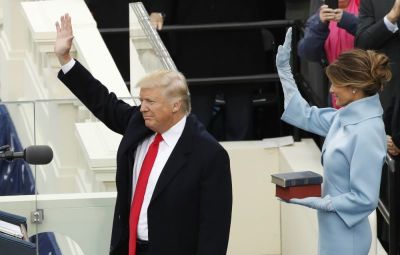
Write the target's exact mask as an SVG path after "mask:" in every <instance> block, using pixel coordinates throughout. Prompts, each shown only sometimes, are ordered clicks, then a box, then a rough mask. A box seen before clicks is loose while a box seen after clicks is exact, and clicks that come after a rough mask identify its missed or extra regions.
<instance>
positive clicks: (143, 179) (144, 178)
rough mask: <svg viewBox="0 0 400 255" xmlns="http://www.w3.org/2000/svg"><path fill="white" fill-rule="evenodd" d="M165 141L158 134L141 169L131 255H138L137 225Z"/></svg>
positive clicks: (132, 215)
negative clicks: (160, 147)
mask: <svg viewBox="0 0 400 255" xmlns="http://www.w3.org/2000/svg"><path fill="white" fill-rule="evenodd" d="M162 140H163V138H162V136H161V135H160V134H158V133H157V135H156V137H155V138H154V141H153V143H152V144H150V147H149V149H148V150H147V153H146V156H145V157H144V160H143V164H142V168H141V169H140V173H139V178H138V181H137V183H136V189H135V194H134V195H133V201H132V205H131V213H130V215H129V255H136V238H137V225H138V222H139V215H140V210H141V208H142V203H143V199H144V193H145V192H146V186H147V182H148V180H149V176H150V172H151V169H152V168H153V165H154V161H155V159H156V157H157V153H158V145H159V144H160V142H161V141H162Z"/></svg>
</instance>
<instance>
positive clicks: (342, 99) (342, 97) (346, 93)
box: [329, 83, 356, 107]
mask: <svg viewBox="0 0 400 255" xmlns="http://www.w3.org/2000/svg"><path fill="white" fill-rule="evenodd" d="M329 92H331V93H332V94H333V95H334V96H335V97H336V105H338V106H341V107H343V106H346V105H348V104H350V103H351V102H353V101H354V100H355V99H356V98H355V93H353V89H352V88H350V87H349V86H345V87H343V86H337V85H335V84H333V83H332V85H331V88H330V89H329Z"/></svg>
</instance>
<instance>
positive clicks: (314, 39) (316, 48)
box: [298, 11, 358, 62]
mask: <svg viewBox="0 0 400 255" xmlns="http://www.w3.org/2000/svg"><path fill="white" fill-rule="evenodd" d="M357 22H358V18H357V16H355V15H354V14H351V13H349V12H346V11H344V12H343V17H342V19H341V20H340V22H339V23H338V27H340V28H343V29H345V30H346V31H347V32H349V33H350V34H352V35H355V34H356V30H357ZM328 35H329V23H324V22H321V20H320V19H319V12H317V13H316V14H314V15H312V16H311V17H310V18H309V19H308V20H307V23H306V27H305V32H304V38H303V39H301V40H300V42H299V44H298V54H299V56H300V57H301V58H305V59H307V60H308V61H316V62H317V61H321V60H323V59H325V49H324V44H325V40H326V38H328Z"/></svg>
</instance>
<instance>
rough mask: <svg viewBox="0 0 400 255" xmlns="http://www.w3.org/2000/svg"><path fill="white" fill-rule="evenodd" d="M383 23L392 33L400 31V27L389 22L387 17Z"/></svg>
mask: <svg viewBox="0 0 400 255" xmlns="http://www.w3.org/2000/svg"><path fill="white" fill-rule="evenodd" d="M383 22H385V25H386V28H387V29H388V30H389V31H391V32H392V33H396V31H397V30H399V27H398V26H397V23H394V24H393V23H392V22H390V21H389V20H388V18H387V17H386V16H385V17H384V18H383Z"/></svg>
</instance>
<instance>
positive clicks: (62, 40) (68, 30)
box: [54, 13, 74, 65]
mask: <svg viewBox="0 0 400 255" xmlns="http://www.w3.org/2000/svg"><path fill="white" fill-rule="evenodd" d="M60 22H61V24H60V23H59V22H58V21H57V22H56V29H57V38H56V42H55V46H54V52H55V53H56V55H57V58H58V61H59V62H60V64H61V65H65V64H66V63H68V62H69V61H70V60H71V59H72V57H71V55H70V50H71V47H72V40H73V39H74V35H73V32H72V25H71V17H70V16H69V14H68V13H66V14H65V15H63V16H61V18H60Z"/></svg>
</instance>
